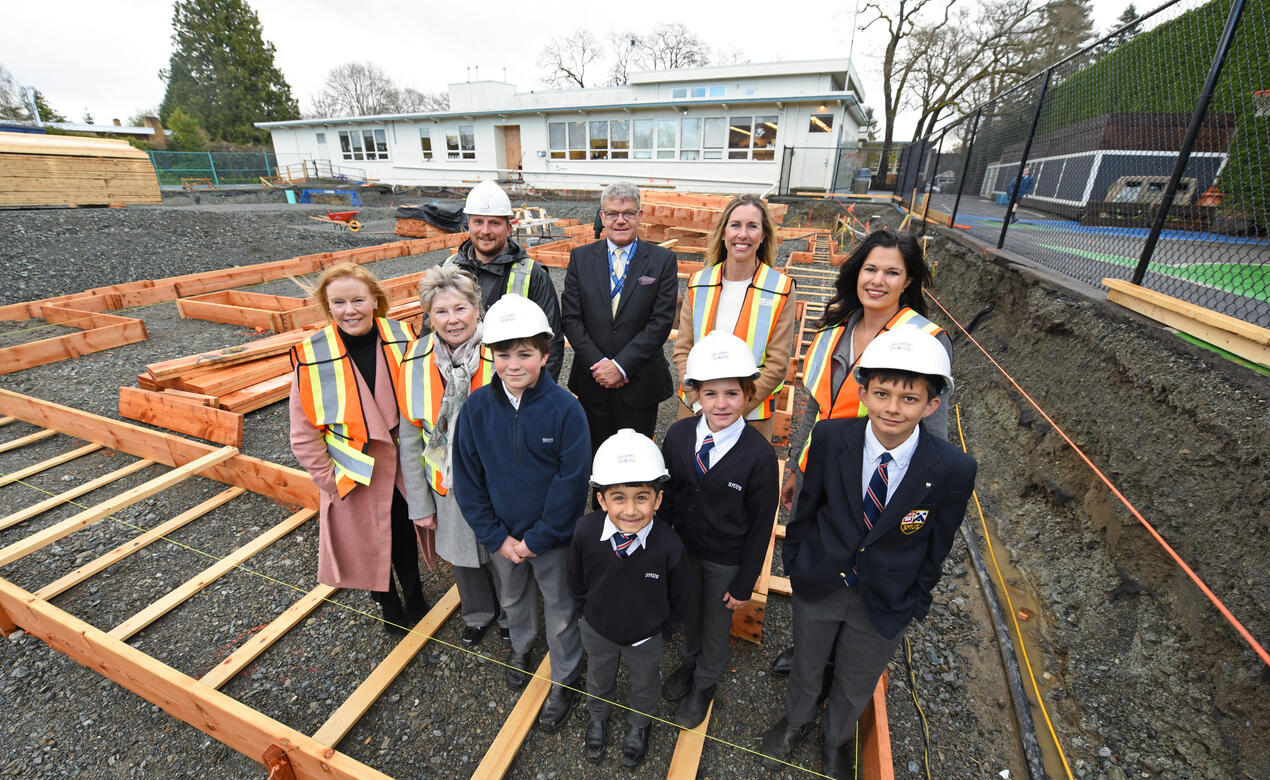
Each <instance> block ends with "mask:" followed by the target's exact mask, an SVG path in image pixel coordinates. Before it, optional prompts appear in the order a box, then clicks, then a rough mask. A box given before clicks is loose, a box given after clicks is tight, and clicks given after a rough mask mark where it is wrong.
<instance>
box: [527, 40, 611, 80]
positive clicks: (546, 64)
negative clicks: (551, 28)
mask: <svg viewBox="0 0 1270 780" xmlns="http://www.w3.org/2000/svg"><path fill="white" fill-rule="evenodd" d="M600 53H601V50H600V43H599V41H597V40H596V39H595V36H594V35H593V34H592V33H591V31H590V30H588V29H586V28H584V27H579V28H578V29H576V30H574V31H573V32H572V33H570V34H569V35H567V36H565V37H563V38H555V39H553V40H552V41H550V42H549V43H548V44H547V45H546V46H544V47H542V51H540V52H539V53H538V64H539V65H540V66H541V67H542V69H543V72H544V74H545V75H544V76H543V77H542V81H543V83H544V84H547V85H549V86H552V87H561V88H563V87H570V86H574V85H577V86H579V87H585V86H586V69H587V66H589V65H590V64H591V63H593V62H595V61H596V60H598V59H599V58H600Z"/></svg>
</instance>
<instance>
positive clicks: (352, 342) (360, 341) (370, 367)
mask: <svg viewBox="0 0 1270 780" xmlns="http://www.w3.org/2000/svg"><path fill="white" fill-rule="evenodd" d="M337 327H338V326H337ZM340 338H341V339H343V340H344V348H345V349H347V350H348V356H349V357H351V358H352V359H353V365H355V366H357V370H358V371H359V372H361V375H362V379H364V380H366V387H367V388H369V389H370V391H371V393H374V392H375V368H376V365H375V363H376V356H375V351H376V350H377V349H378V348H379V328H377V327H375V326H374V325H373V324H372V325H371V326H370V330H368V331H366V332H365V333H363V334H362V335H360V336H354V335H352V334H350V333H346V332H344V329H343V328H340Z"/></svg>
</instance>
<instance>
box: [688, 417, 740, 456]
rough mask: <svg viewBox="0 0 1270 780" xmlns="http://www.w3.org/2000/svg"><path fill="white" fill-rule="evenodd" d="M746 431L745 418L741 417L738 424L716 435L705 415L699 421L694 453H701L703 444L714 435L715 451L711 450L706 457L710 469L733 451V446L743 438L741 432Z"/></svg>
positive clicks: (737, 421) (735, 423) (733, 424)
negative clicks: (729, 451) (708, 436)
mask: <svg viewBox="0 0 1270 780" xmlns="http://www.w3.org/2000/svg"><path fill="white" fill-rule="evenodd" d="M744 429H745V418H744V417H739V418H737V420H736V422H734V423H732V424H731V425H729V426H728V427H726V428H724V429H723V430H721V431H719V432H717V433H716V432H714V431H711V430H710V425H709V423H707V422H706V418H705V415H702V416H701V419H700V420H698V421H697V446H696V449H694V450H693V452H697V451H699V450H700V449H701V444H702V443H703V442H704V441H705V440H706V436H707V435H710V434H713V435H714V449H712V450H710V452H709V453H708V454H707V455H706V460H708V461H709V462H708V463H706V467H707V468H709V467H710V466H713V465H714V464H716V463H718V462H719V461H720V460H722V459H723V456H724V455H727V454H728V450H730V449H732V445H733V444H736V442H737V440H738V439H740V438H741V431H742V430H744Z"/></svg>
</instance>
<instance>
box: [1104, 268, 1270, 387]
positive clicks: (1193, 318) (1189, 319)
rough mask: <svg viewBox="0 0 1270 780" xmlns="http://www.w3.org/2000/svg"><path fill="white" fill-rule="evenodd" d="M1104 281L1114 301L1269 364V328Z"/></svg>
mask: <svg viewBox="0 0 1270 780" xmlns="http://www.w3.org/2000/svg"><path fill="white" fill-rule="evenodd" d="M1102 283H1103V284H1104V285H1105V286H1106V287H1107V300H1109V301H1111V302H1112V303H1117V304H1119V305H1121V306H1123V307H1125V308H1126V309H1131V310H1133V311H1136V312H1137V313H1138V314H1141V315H1142V316H1144V317H1149V318H1150V319H1153V320H1155V321H1156V322H1159V323H1163V324H1164V325H1167V326H1169V327H1170V328H1176V329H1178V330H1180V331H1182V332H1183V333H1187V334H1190V335H1191V336H1194V337H1195V338H1197V339H1201V340H1203V341H1207V342H1208V343H1209V344H1212V345H1213V346H1216V347H1221V348H1222V349H1224V350H1226V351H1227V352H1232V353H1234V354H1236V355H1238V356H1239V357H1241V358H1243V359H1244V360H1249V361H1252V362H1253V363H1257V364H1259V365H1263V366H1266V367H1268V368H1270V330H1267V329H1265V328H1261V327H1258V326H1256V325H1253V324H1252V323H1249V322H1244V321H1243V320H1239V319H1235V318H1234V317H1231V316H1229V315H1226V314H1219V313H1217V312H1215V311H1212V310H1209V309H1205V308H1204V307H1203V306H1197V305H1195V304H1193V303H1187V302H1186V301H1182V300H1178V299H1177V298H1173V297H1171V296H1168V295H1165V294H1164V293H1158V292H1155V291H1154V290H1148V289H1146V288H1145V287H1139V286H1138V285H1136V284H1132V283H1130V282H1126V281H1123V280H1121V279H1103V280H1102Z"/></svg>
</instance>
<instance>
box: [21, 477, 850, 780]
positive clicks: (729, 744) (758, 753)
mask: <svg viewBox="0 0 1270 780" xmlns="http://www.w3.org/2000/svg"><path fill="white" fill-rule="evenodd" d="M9 476H10V475H9V474H6V473H4V472H0V477H4V478H6V479H7V478H8V477H9ZM10 484H19V485H25V486H26V487H29V488H31V489H32V490H36V491H39V492H41V493H44V494H45V495H48V496H55V495H57V494H56V493H52V492H50V491H48V490H45V489H44V488H42V487H39V486H38V485H32V484H31V483H29V482H27V481H25V480H22V479H15V480H13V482H12V483H10ZM66 503H68V504H70V505H71V506H75V507H78V508H80V509H88V508H89V507H88V506H86V505H84V504H81V503H79V502H77V501H74V500H68V501H67V502H66ZM106 519H110V520H114V521H115V522H116V523H118V524H120V525H122V526H125V527H127V528H131V529H132V530H134V531H140V532H141V533H148V532H149V530H150V529H147V528H144V527H142V526H139V525H136V524H134V523H130V522H128V521H127V520H120V519H119V518H118V517H115V516H114V515H107V516H106ZM159 540H162V541H165V542H168V543H169V544H173V545H175V546H177V547H180V548H181V549H183V550H188V551H190V552H192V553H196V554H198V555H202V556H203V557H205V558H210V559H211V560H213V561H217V562H220V561H222V560H224V559H223V558H220V557H218V556H217V555H215V554H213V553H210V552H207V551H206V550H200V549H199V548H197V547H192V546H190V545H188V544H185V543H183V542H178V541H176V540H175V539H171V538H169V537H167V536H158V537H155V540H154V541H159ZM15 563H16V561H15ZM234 568H235V569H239V570H241V571H243V572H246V573H247V574H251V575H254V576H256V577H259V578H261V579H263V580H266V581H267V582H271V583H273V584H275V585H281V586H282V587H284V588H290V589H291V590H294V591H296V592H297V593H309V590H308V589H307V588H302V587H300V586H299V585H293V584H291V583H289V582H286V581H285V580H280V579H278V578H277V577H274V576H272V575H269V574H265V573H264V572H261V571H256V570H255V569H249V568H247V566H245V565H243V564H241V563H239V564H235V565H234ZM322 601H324V602H326V603H327V604H332V605H334V606H337V607H340V608H341V609H346V610H348V611H349V612H353V613H356V614H358V615H362V616H364V617H368V618H370V619H372V620H377V621H379V622H380V623H384V624H386V625H390V626H393V627H395V628H398V629H401V630H402V631H405V632H407V633H416V632H415V630H414V629H413V628H411V627H409V626H402V625H399V624H397V623H394V622H392V621H391V620H385V619H384V618H383V617H381V616H379V615H374V614H371V613H369V612H366V611H364V610H361V609H358V608H357V607H353V606H350V605H348V604H345V603H343V602H340V601H335V600H334V599H332V598H329V597H328V598H323V599H322ZM420 636H428V641H429V642H436V643H437V644H440V645H443V646H445V647H448V648H450V649H451V650H458V651H460V652H463V653H467V654H468V655H472V656H475V657H477V658H480V659H482V660H485V661H490V662H492V663H495V664H497V665H499V666H502V667H504V668H507V669H515V670H516V671H518V672H522V673H523V674H525V675H526V676H527V677H533V678H535V679H540V680H544V681H546V682H547V683H550V684H552V685H558V686H560V687H561V688H564V689H566V690H570V691H573V692H574V693H577V694H581V695H583V696H588V697H590V698H593V699H598V700H600V701H602V702H604V703H606V704H609V705H611V706H614V707H618V708H620V709H623V710H627V711H629V712H634V713H637V714H640V715H644V716H646V717H648V718H650V719H651V720H655V721H657V722H658V723H663V724H665V725H667V726H671V727H673V728H675V729H679V730H681V731H689V732H692V733H694V734H698V735H700V736H701V737H704V738H705V739H709V740H712V741H714V742H717V743H719V744H721V745H725V746H727V747H730V748H734V749H736V750H740V751H742V752H745V753H750V754H753V755H755V756H758V757H759V758H761V759H768V760H771V761H775V762H777V763H779V764H782V765H784V766H787V767H789V768H791V769H797V770H799V771H801V772H805V773H807V774H809V775H812V776H813V777H824V778H828V777H829V775H825V774H821V773H820V772H817V771H815V770H814V769H808V768H806V767H803V766H799V765H798V764H793V763H790V762H788V761H782V760H781V759H779V758H776V757H775V756H769V755H767V754H766V753H763V752H761V751H758V750H754V749H752V748H747V747H745V746H744V745H738V744H736V743H735V742H729V741H728V740H726V739H720V738H719V737H716V736H713V735H711V734H707V733H706V732H704V731H697V730H696V729H695V728H693V729H689V728H684V727H683V726H680V725H679V724H678V723H675V722H674V721H670V720H666V719H665V718H662V717H659V716H658V715H656V714H652V713H647V712H640V711H639V710H636V709H635V708H633V707H629V706H627V705H625V704H622V703H621V702H616V701H610V700H608V699H606V698H604V697H603V696H596V695H594V694H591V693H588V692H587V691H586V690H583V689H580V688H575V687H573V686H571V685H565V684H564V683H558V682H553V681H552V680H551V678H549V677H541V676H540V675H538V674H537V673H536V672H531V671H529V670H528V669H521V668H520V667H518V666H512V665H511V664H509V663H507V662H505V661H500V660H498V659H497V658H491V657H489V656H486V655H481V654H480V653H478V652H476V651H475V650H469V649H467V648H465V647H460V646H458V645H452V644H450V643H449V642H446V641H445V640H443V639H439V638H437V637H436V636H431V635H425V634H422V633H420ZM857 763H858V762H857Z"/></svg>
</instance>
